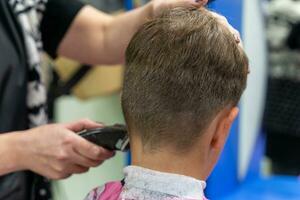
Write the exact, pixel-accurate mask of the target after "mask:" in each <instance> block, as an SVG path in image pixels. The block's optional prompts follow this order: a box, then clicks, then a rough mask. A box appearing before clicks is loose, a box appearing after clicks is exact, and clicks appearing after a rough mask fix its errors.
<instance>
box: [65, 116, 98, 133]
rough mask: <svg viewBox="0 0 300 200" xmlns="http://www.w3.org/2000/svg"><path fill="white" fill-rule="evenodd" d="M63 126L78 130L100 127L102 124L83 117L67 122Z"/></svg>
mask: <svg viewBox="0 0 300 200" xmlns="http://www.w3.org/2000/svg"><path fill="white" fill-rule="evenodd" d="M64 126H65V128H67V129H69V130H71V131H74V132H79V131H82V130H84V129H92V128H99V127H102V126H103V125H102V124H99V123H96V122H94V121H92V120H89V119H83V120H79V121H77V122H71V123H67V124H65V125H64Z"/></svg>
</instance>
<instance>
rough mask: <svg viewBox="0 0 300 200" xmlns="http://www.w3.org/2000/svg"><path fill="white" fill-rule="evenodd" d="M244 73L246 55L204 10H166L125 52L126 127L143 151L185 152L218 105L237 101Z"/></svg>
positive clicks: (242, 87) (135, 38)
mask: <svg viewBox="0 0 300 200" xmlns="http://www.w3.org/2000/svg"><path fill="white" fill-rule="evenodd" d="M247 73H248V59H247V56H246V55H245V53H244V52H243V50H242V49H241V48H240V47H239V46H238V44H237V43H236V40H235V38H234V36H233V34H232V33H231V32H230V31H229V29H228V28H227V27H225V26H224V25H223V24H221V23H220V22H219V21H218V20H217V19H216V18H215V17H214V16H213V15H212V14H211V13H210V12H208V11H207V10H205V9H201V10H197V9H191V8H189V9H187V8H176V9H172V10H169V11H166V12H164V13H162V14H161V16H159V17H157V18H155V19H153V20H152V21H149V22H148V23H146V24H145V25H144V26H143V27H142V28H141V29H140V30H139V31H138V32H137V33H136V34H135V36H134V37H133V39H132V40H131V42H130V44H129V46H128V48H127V51H126V71H125V79H124V88H123V94H122V107H123V111H124V115H125V119H126V122H127V125H128V129H129V132H130V133H131V134H137V136H139V137H140V138H141V140H142V144H143V147H144V151H155V150H158V149H159V148H161V147H163V146H165V145H168V146H170V145H172V146H173V147H174V148H175V149H178V150H180V151H187V150H189V149H190V147H192V146H193V144H194V143H195V141H196V139H197V138H198V137H199V136H201V134H202V133H203V132H204V131H205V129H206V128H207V126H208V125H209V124H210V122H211V121H212V120H213V119H214V118H215V117H216V115H217V114H218V113H219V112H220V111H221V110H222V109H224V108H226V107H229V108H230V107H234V106H236V105H237V103H238V101H239V99H240V97H241V95H242V92H243V90H244V89H245V87H246V79H247Z"/></svg>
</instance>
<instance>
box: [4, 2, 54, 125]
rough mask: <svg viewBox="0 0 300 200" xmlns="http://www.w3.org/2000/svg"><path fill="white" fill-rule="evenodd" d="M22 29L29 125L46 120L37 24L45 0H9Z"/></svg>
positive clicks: (44, 89)
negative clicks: (26, 64) (26, 71)
mask: <svg viewBox="0 0 300 200" xmlns="http://www.w3.org/2000/svg"><path fill="white" fill-rule="evenodd" d="M9 3H10V5H11V6H12V9H13V11H14V13H15V14H16V16H17V18H18V20H19V22H20V25H21V27H22V29H23V33H24V34H23V35H24V41H25V45H26V50H27V58H28V65H29V69H28V77H29V80H28V81H29V82H28V85H27V89H28V96H27V108H28V121H29V126H30V127H36V126H39V125H43V124H46V123H47V122H48V119H47V114H46V88H45V86H44V84H43V82H42V76H41V54H42V47H43V46H42V42H41V34H40V31H39V24H40V20H41V18H42V14H43V11H44V10H45V4H46V3H47V0H9Z"/></svg>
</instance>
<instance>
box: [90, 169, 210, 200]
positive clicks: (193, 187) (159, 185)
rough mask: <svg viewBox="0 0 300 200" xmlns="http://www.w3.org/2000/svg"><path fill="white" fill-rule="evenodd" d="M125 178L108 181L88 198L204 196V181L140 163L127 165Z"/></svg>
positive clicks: (179, 199)
mask: <svg viewBox="0 0 300 200" xmlns="http://www.w3.org/2000/svg"><path fill="white" fill-rule="evenodd" d="M124 174H125V182H124V186H123V187H122V184H121V182H112V183H108V184H106V185H105V186H103V187H99V188H96V189H94V190H93V191H91V192H90V193H89V194H88V196H87V197H86V199H85V200H205V196H204V192H203V190H204V189H205V187H206V183H205V182H204V181H199V180H197V179H194V178H192V177H187V176H183V175H178V174H171V173H163V172H158V171H154V170H150V169H145V168H142V167H137V166H129V167H126V168H125V169H124Z"/></svg>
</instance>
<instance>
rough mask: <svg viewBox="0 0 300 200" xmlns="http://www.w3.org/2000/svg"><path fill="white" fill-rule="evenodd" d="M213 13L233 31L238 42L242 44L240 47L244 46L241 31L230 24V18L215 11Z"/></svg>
mask: <svg viewBox="0 0 300 200" xmlns="http://www.w3.org/2000/svg"><path fill="white" fill-rule="evenodd" d="M211 14H212V15H213V16H214V17H216V18H217V19H218V20H219V21H220V23H221V24H223V25H224V26H226V27H227V28H228V29H229V31H230V32H231V33H232V35H233V36H234V38H235V40H236V42H237V43H238V44H239V45H240V47H242V48H243V43H242V39H241V35H240V32H239V31H238V30H236V29H235V28H234V27H233V26H232V25H231V24H229V22H228V20H227V19H226V17H224V16H222V15H220V14H218V13H215V12H211Z"/></svg>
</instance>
